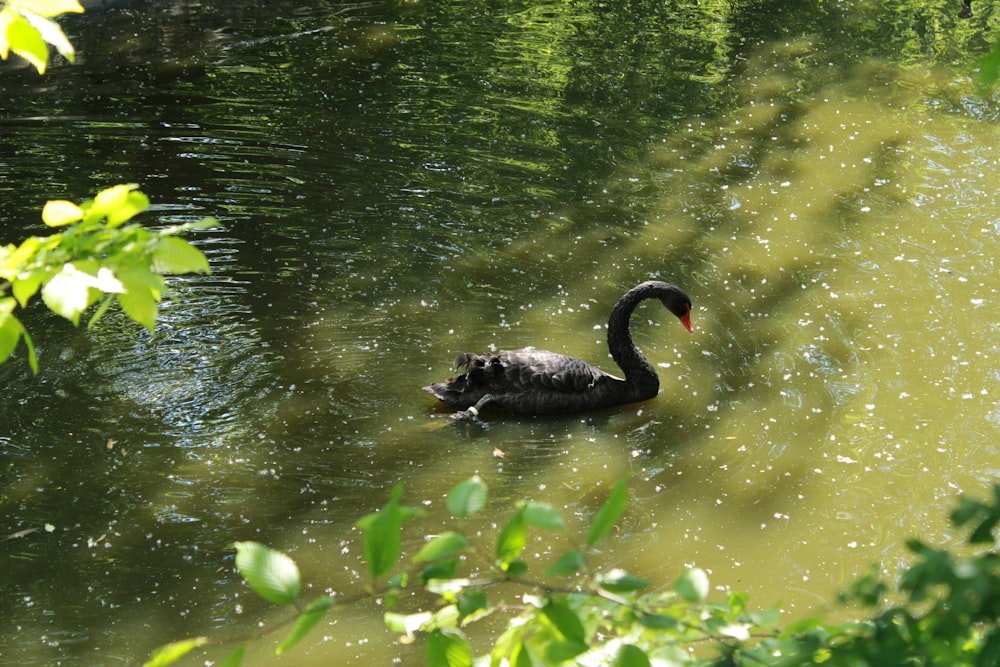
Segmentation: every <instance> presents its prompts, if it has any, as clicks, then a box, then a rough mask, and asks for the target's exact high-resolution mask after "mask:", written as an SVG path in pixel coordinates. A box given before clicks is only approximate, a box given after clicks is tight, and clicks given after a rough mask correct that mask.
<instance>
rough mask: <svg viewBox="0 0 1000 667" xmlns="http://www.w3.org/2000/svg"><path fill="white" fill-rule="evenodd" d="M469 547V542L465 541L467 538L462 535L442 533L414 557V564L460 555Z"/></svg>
mask: <svg viewBox="0 0 1000 667" xmlns="http://www.w3.org/2000/svg"><path fill="white" fill-rule="evenodd" d="M468 545H469V540H467V539H465V536H464V535H462V534H461V533H454V532H448V533H441V534H440V535H436V536H434V537H433V538H431V540H430V541H429V542H428V543H427V544H425V545H424V548H423V549H421V550H420V551H419V552H418V553H417V555H416V556H414V557H413V562H414V563H425V562H427V561H430V560H438V559H439V558H447V557H448V556H452V555H454V554H456V553H458V552H459V551H461V550H462V549H464V548H465V547H467V546H468Z"/></svg>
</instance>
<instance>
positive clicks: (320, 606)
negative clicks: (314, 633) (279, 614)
mask: <svg viewBox="0 0 1000 667" xmlns="http://www.w3.org/2000/svg"><path fill="white" fill-rule="evenodd" d="M333 605H334V602H333V598H331V597H329V596H323V597H321V598H319V599H318V600H314V601H312V602H311V603H309V605H308V606H307V607H306V608H305V609H304V610H303V611H302V613H301V614H299V616H298V618H297V619H295V627H293V628H292V631H291V632H289V633H288V636H287V637H285V638H284V639H283V640H282V641H281V643H280V644H278V648H277V649H275V651H274V652H275V654H276V655H281V654H282V653H284V652H285V651H287V650H289V649H290V648H292V647H293V646H295V645H296V644H298V643H299V640H300V639H302V638H303V637H305V635H306V633H308V632H309V631H310V630H312V627H313V626H314V625H316V624H317V623H318V622H319V621H320V619H322V618H323V617H324V616H325V615H326V612H327V611H328V610H329V609H330V608H331V607H333Z"/></svg>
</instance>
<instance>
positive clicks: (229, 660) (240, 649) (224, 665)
mask: <svg viewBox="0 0 1000 667" xmlns="http://www.w3.org/2000/svg"><path fill="white" fill-rule="evenodd" d="M246 650H247V645H246V644H240V645H239V646H237V647H236V648H234V649H233V650H232V651H230V652H229V653H228V654H226V657H225V658H223V659H222V662H220V663H219V667H239V665H240V664H242V663H243V654H244V653H246Z"/></svg>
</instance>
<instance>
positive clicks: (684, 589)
mask: <svg viewBox="0 0 1000 667" xmlns="http://www.w3.org/2000/svg"><path fill="white" fill-rule="evenodd" d="M674 590H675V591H677V594H678V595H680V596H681V597H682V598H684V599H685V600H687V601H689V602H701V601H703V600H704V599H705V598H706V597H708V575H707V574H705V570H702V569H701V568H698V567H693V568H691V569H690V570H688V571H687V572H685V573H684V574H682V575H681V576H680V577H679V578H678V579H677V583H675V584H674Z"/></svg>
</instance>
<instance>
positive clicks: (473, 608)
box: [457, 588, 490, 616]
mask: <svg viewBox="0 0 1000 667" xmlns="http://www.w3.org/2000/svg"><path fill="white" fill-rule="evenodd" d="M457 606H458V613H459V614H461V615H462V616H469V615H470V614H474V613H476V612H477V611H480V610H482V609H487V608H489V606H490V603H489V599H488V598H487V597H486V591H484V590H483V589H481V588H473V589H467V590H463V591H462V593H461V594H459V596H458V603H457Z"/></svg>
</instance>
